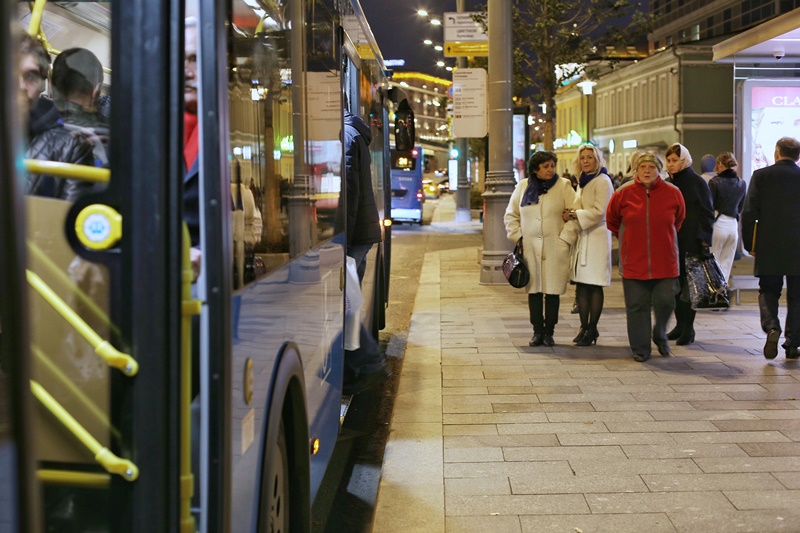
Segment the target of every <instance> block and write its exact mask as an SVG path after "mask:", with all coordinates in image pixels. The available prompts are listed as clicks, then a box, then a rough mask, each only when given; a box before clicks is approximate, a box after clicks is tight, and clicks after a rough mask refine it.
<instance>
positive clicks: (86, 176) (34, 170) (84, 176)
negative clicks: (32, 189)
mask: <svg viewBox="0 0 800 533" xmlns="http://www.w3.org/2000/svg"><path fill="white" fill-rule="evenodd" d="M23 163H24V165H25V170H26V171H27V172H28V173H30V174H47V175H48V176H55V177H57V178H69V179H74V180H81V181H91V182H94V183H108V182H109V181H111V171H110V170H108V169H107V168H99V167H91V166H89V165H76V164H75V163H61V162H58V161H44V160H39V159H24V160H23Z"/></svg>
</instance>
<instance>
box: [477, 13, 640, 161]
mask: <svg viewBox="0 0 800 533" xmlns="http://www.w3.org/2000/svg"><path fill="white" fill-rule="evenodd" d="M513 10H514V13H513V24H514V28H513V30H514V50H513V60H514V80H513V81H514V83H513V86H514V93H515V94H521V93H523V92H524V91H525V90H526V89H528V88H532V89H533V92H534V94H535V95H536V96H537V97H538V99H540V100H541V101H542V102H543V103H544V104H546V109H545V113H544V119H545V121H544V145H545V149H547V150H552V149H553V141H554V125H555V95H556V92H557V91H558V88H559V87H560V86H561V84H562V83H564V82H565V81H567V80H569V79H570V78H572V77H574V76H577V75H580V74H581V73H582V71H583V68H584V65H585V64H586V63H587V62H588V61H590V60H591V59H598V58H600V57H601V56H602V51H604V50H605V46H606V45H617V44H620V43H625V44H633V43H634V42H635V39H637V38H638V39H641V36H642V35H643V34H644V32H646V28H647V23H648V20H649V18H648V17H647V15H646V14H645V13H644V10H645V8H643V7H642V4H641V3H640V2H638V1H635V0H516V1H515V2H514V3H513ZM477 19H478V21H479V22H481V23H482V24H483V25H484V27H488V25H487V20H486V9H485V8H484V10H483V11H482V14H481V15H479V16H478V17H477ZM489 38H490V39H491V36H489ZM556 67H558V71H557V69H556Z"/></svg>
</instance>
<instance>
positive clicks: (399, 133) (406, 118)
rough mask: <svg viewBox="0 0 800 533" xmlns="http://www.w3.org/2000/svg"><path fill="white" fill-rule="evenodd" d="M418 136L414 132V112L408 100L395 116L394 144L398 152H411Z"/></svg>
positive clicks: (403, 102) (402, 103) (402, 104)
mask: <svg viewBox="0 0 800 533" xmlns="http://www.w3.org/2000/svg"><path fill="white" fill-rule="evenodd" d="M415 142H416V136H415V132H414V110H413V109H411V106H410V105H408V100H405V99H404V100H403V101H401V102H400V105H399V106H398V107H397V111H396V112H395V114H394V143H395V147H396V148H397V149H398V150H403V151H407V150H411V149H412V148H414V143H415Z"/></svg>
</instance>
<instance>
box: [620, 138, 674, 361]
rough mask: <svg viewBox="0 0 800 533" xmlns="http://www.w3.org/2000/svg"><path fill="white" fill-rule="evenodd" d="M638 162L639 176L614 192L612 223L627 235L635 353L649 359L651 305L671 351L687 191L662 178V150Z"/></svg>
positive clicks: (657, 338) (624, 258) (665, 349)
mask: <svg viewBox="0 0 800 533" xmlns="http://www.w3.org/2000/svg"><path fill="white" fill-rule="evenodd" d="M634 168H635V169H636V176H635V178H634V182H633V183H632V184H631V185H630V186H629V187H624V188H620V189H618V190H617V192H615V193H614V196H612V197H611V201H610V202H609V204H608V211H607V213H606V224H607V225H608V229H609V230H611V232H612V233H613V234H614V235H617V236H618V237H620V238H621V241H620V253H619V260H620V264H621V266H622V288H623V292H624V293H625V311H626V315H627V319H628V342H629V343H630V346H631V351H632V352H633V358H634V359H635V360H636V361H639V362H644V361H647V360H648V359H650V350H651V344H650V339H651V329H650V328H651V318H650V311H651V309H652V310H653V311H654V312H655V317H656V323H655V327H653V328H652V340H653V342H654V343H655V344H656V346H657V347H658V353H660V354H661V355H662V356H665V357H666V356H668V355H670V350H669V341H668V340H667V321H668V320H669V317H670V316H671V315H672V312H673V310H674V309H675V295H676V294H677V293H678V291H679V283H678V274H679V264H678V240H677V235H678V230H679V229H680V227H681V224H682V223H683V220H684V219H685V218H686V205H685V204H684V201H683V195H682V194H681V191H680V190H678V188H677V187H675V186H674V185H672V184H670V183H666V182H664V181H662V180H661V178H660V176H659V174H660V172H661V170H662V168H663V163H662V161H661V158H660V157H659V156H658V154H656V153H654V152H644V153H642V155H640V156H639V158H638V159H637V160H636V163H635V165H634ZM622 230H624V231H622Z"/></svg>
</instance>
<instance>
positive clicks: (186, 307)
mask: <svg viewBox="0 0 800 533" xmlns="http://www.w3.org/2000/svg"><path fill="white" fill-rule="evenodd" d="M182 229H183V245H182V261H181V265H182V273H181V301H182V306H181V308H182V317H181V392H180V394H181V401H180V405H181V415H180V419H181V422H180V424H181V460H180V466H181V474H180V475H181V532H182V533H194V530H195V529H194V517H193V516H192V496H194V475H193V474H192V316H193V315H197V314H200V302H199V301H198V300H193V299H192V281H193V280H194V273H193V271H192V259H191V252H190V247H191V240H190V238H189V229H188V227H187V226H186V223H184V224H183V228H182Z"/></svg>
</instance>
